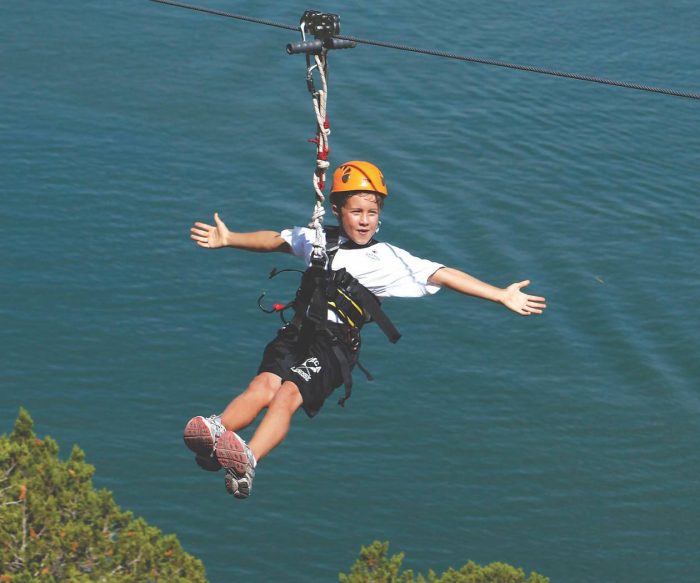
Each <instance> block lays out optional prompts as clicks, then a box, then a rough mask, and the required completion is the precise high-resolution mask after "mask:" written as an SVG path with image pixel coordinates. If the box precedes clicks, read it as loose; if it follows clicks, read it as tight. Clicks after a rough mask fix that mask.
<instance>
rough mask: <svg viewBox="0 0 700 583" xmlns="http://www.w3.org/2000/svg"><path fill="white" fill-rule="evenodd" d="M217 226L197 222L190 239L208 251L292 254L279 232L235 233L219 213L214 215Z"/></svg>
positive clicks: (191, 231) (191, 230)
mask: <svg viewBox="0 0 700 583" xmlns="http://www.w3.org/2000/svg"><path fill="white" fill-rule="evenodd" d="M214 222H215V223H216V224H215V225H209V224H207V223H200V222H196V223H195V224H194V226H193V227H192V228H191V229H190V239H192V240H193V241H194V242H195V243H197V245H199V246H200V247H204V248H206V249H220V248H221V247H233V248H235V249H245V250H246V251H257V252H260V253H270V252H272V251H280V252H282V253H291V248H290V247H289V244H288V243H287V242H286V241H285V240H284V239H282V237H281V235H280V234H279V233H278V232H277V231H255V232H253V233H234V232H232V231H229V229H228V227H227V226H226V224H225V223H224V221H222V220H221V219H220V218H219V213H214Z"/></svg>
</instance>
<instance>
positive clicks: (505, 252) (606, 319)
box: [0, 0, 700, 583]
mask: <svg viewBox="0 0 700 583" xmlns="http://www.w3.org/2000/svg"><path fill="white" fill-rule="evenodd" d="M205 5H207V6H211V7H216V8H221V9H224V10H229V11H232V12H238V13H244V14H251V15H254V16H258V17H262V18H269V19H271V20H276V21H280V22H284V23H292V24H293V23H296V22H297V21H298V18H299V16H300V15H301V13H302V12H303V11H304V10H305V9H308V8H315V9H319V10H327V11H334V12H338V13H340V14H341V18H342V25H343V32H344V33H346V34H351V35H355V36H361V37H367V38H378V39H383V40H387V41H394V42H404V43H406V44H413V45H417V46H426V47H434V48H440V49H445V50H452V51H454V52H458V53H461V54H468V55H478V56H483V57H487V58H493V59H502V60H507V61H513V62H518V63H527V64H536V65H542V66H549V67H553V68H558V69H562V70H567V71H575V72H580V73H589V74H595V75H600V76H603V77H610V78H620V79H623V80H627V81H633V82H640V83H646V84H650V85H661V86H668V87H674V88H678V89H686V90H690V91H695V92H698V91H700V84H699V83H698V73H699V72H700V57H699V56H698V55H700V36H699V35H698V32H697V26H696V23H697V21H698V16H699V11H700V9H699V8H698V7H697V4H696V3H694V2H690V1H671V2H666V3H662V4H659V3H654V2H648V1H644V2H626V1H613V2H580V1H578V0H577V1H574V2H570V3H568V4H566V5H556V4H555V5H552V4H551V3H545V2H534V1H530V2H525V3H523V2H519V3H516V2H510V1H507V2H501V3H499V4H498V5H496V6H489V5H487V4H484V3H476V2H467V3H463V4H461V5H459V6H456V5H454V4H453V3H449V2H445V1H440V0H439V1H438V2H432V3H430V5H424V4H421V3H418V2H407V3H403V4H400V5H397V4H396V3H390V2H385V1H383V0H380V1H379V2H375V3H373V4H372V6H371V8H364V9H362V8H357V7H347V6H345V5H343V3H340V2H321V3H318V4H316V5H313V6H311V5H306V4H302V3H299V2H287V3H285V5H284V6H276V5H249V4H244V3H238V2H232V1H229V2H223V1H218V2H215V1H214V0H211V1H207V2H206V3H205ZM290 40H296V37H295V35H294V34H293V33H291V32H287V31H283V30H277V29H272V28H268V27H261V26H256V25H253V24H248V23H242V22H236V21H231V20H227V19H223V18H215V17H213V16H206V15H203V14H197V13H193V12H189V11H184V10H178V9H175V8H170V7H165V6H160V5H156V4H153V3H150V2H146V1H145V0H144V1H137V0H128V1H123V2H110V3H106V2H105V3H100V2H84V3H79V2H64V3H55V2H48V1H46V0H35V1H34V2H31V3H28V2H18V1H6V2H3V3H1V4H0V72H1V75H2V82H1V83H0V148H1V152H2V156H0V172H1V175H2V178H3V180H2V187H1V188H0V193H1V194H0V227H1V230H2V238H0V297H1V298H2V301H1V302H0V322H2V325H1V326H0V354H2V366H1V367H0V387H1V390H2V399H1V400H0V421H2V424H1V426H0V431H2V432H6V431H9V430H10V428H11V424H12V422H13V420H14V418H15V416H16V414H17V410H18V407H19V406H20V405H23V406H25V407H27V408H28V409H29V411H30V413H31V414H32V415H33V417H34V419H35V423H36V429H37V432H38V433H40V434H42V435H43V434H50V435H53V436H54V437H55V438H56V439H58V441H59V443H60V444H61V445H62V448H63V452H64V453H67V452H68V451H69V449H70V447H71V445H72V444H73V443H78V444H79V445H80V446H81V447H82V448H83V449H85V451H86V453H87V457H88V460H89V461H90V462H91V463H93V464H95V465H96V467H97V472H96V477H95V483H96V484H97V485H98V486H100V487H107V488H109V489H111V490H112V491H113V492H114V496H115V499H116V500H117V502H118V503H119V504H121V505H122V506H123V507H125V508H128V509H131V510H133V511H134V512H136V513H137V514H139V515H142V516H144V517H145V518H146V519H147V520H148V521H149V522H151V523H153V524H155V525H157V526H159V527H160V528H161V529H163V530H164V531H165V532H173V533H176V534H177V535H178V537H179V539H180V540H181V542H182V543H183V545H184V546H185V548H186V549H187V550H188V551H190V552H192V553H193V554H195V555H197V556H198V557H200V558H202V559H203V561H204V563H205V565H206V567H207V572H208V575H209V577H210V579H211V581H212V582H222V581H230V580H235V579H237V578H242V577H245V578H246V579H247V580H250V581H269V580H277V581H305V582H306V581H319V582H321V581H333V580H335V579H336V574H337V573H338V571H341V570H346V569H348V568H349V566H350V565H351V564H352V562H353V561H354V558H355V557H356V555H357V551H358V550H359V547H360V545H363V544H368V543H370V542H371V541H372V540H374V539H380V540H390V541H391V543H392V550H394V551H396V552H398V551H404V552H405V553H406V561H405V565H406V566H407V567H411V568H414V569H416V570H418V571H423V572H425V571H427V569H428V568H433V569H436V570H438V571H439V570H443V569H446V568H447V567H448V566H451V565H453V566H457V565H461V564H463V563H464V562H466V561H467V560H468V559H472V560H475V561H477V562H479V563H486V562H490V561H495V560H501V561H506V562H509V563H512V564H515V565H519V566H522V567H523V568H524V569H526V570H537V571H538V572H541V573H543V574H546V575H548V576H550V577H551V578H552V580H553V581H557V582H559V581H561V582H564V581H565V582H568V583H579V582H588V581H595V582H599V581H615V582H616V583H632V582H635V583H637V582H641V581H695V580H697V576H696V574H695V571H696V563H697V559H698V551H697V547H698V545H697V542H698V540H700V502H698V497H697V487H698V483H699V482H700V469H699V468H698V464H697V451H698V446H699V445H700V438H699V437H698V436H699V435H700V420H699V415H700V398H699V397H700V395H699V383H698V378H700V364H699V363H698V358H697V356H696V352H697V349H698V346H699V344H700V333H699V332H698V330H699V329H700V308H698V304H697V299H698V297H700V268H699V263H698V259H697V258H698V256H700V238H699V237H698V227H700V221H699V220H698V217H699V216H700V215H699V211H700V206H699V205H698V198H697V197H698V192H699V191H700V154H699V152H700V132H699V131H698V129H699V128H698V119H699V115H700V104H698V102H696V101H691V100H686V99H679V98H671V97H664V96H659V95H652V94H647V93H640V92H635V91H630V90H624V89H615V88H609V87H603V86H599V85H591V84H586V83H581V82H575V81H567V80H560V79H554V78H549V77H544V76H538V75H532V74H527V73H520V72H514V71H506V70H502V69H495V68H492V67H486V66H480V65H471V64H467V63H458V62H454V61H446V60H441V59H436V58H434V57H427V56H419V55H410V54H407V53H400V52H397V51H391V50H387V49H380V48H370V47H364V46H363V47H358V48H356V49H354V50H352V51H344V52H339V53H338V54H334V55H332V56H331V95H330V115H331V121H332V124H333V134H332V136H331V146H332V159H333V162H334V163H339V162H341V161H343V160H345V159H349V158H366V159H370V160H373V161H375V162H376V163H377V164H378V165H380V166H381V167H382V169H383V170H384V172H385V174H386V176H387V179H388V182H389V188H390V192H391V195H390V199H389V201H388V203H387V206H386V207H385V212H384V216H383V224H382V233H381V236H382V238H383V239H385V240H389V241H392V242H393V243H395V244H397V245H400V246H402V247H405V248H407V249H409V250H411V251H412V252H414V253H415V254H417V255H420V256H424V257H427V258H431V259H434V260H436V261H441V262H444V263H446V264H448V265H453V266H455V267H460V268H462V269H464V270H466V271H468V272H470V273H472V274H474V275H476V276H478V277H480V278H482V279H485V280H487V281H490V282H493V283H495V284H498V285H506V284H508V283H510V282H512V281H517V280H520V279H524V278H529V279H531V280H532V281H533V284H532V286H531V288H530V289H531V291H532V292H533V293H537V294H542V295H545V296H547V300H548V304H549V308H548V311H547V313H546V314H545V315H544V316H542V317H540V318H519V317H517V316H515V315H513V314H511V313H509V312H507V311H506V310H504V309H502V308H499V307H497V306H495V305H491V304H486V303H484V302H480V301H478V300H475V299H471V298H462V297H458V296H456V295H455V294H453V293H450V292H441V293H440V294H438V295H437V296H435V297H432V298H430V299H423V300H397V301H394V302H389V303H387V306H386V307H387V311H388V312H389V313H390V315H391V316H392V318H393V320H394V321H395V322H396V323H397V325H398V327H399V328H400V330H401V331H402V332H403V334H404V336H403V338H402V340H401V342H400V343H399V344H398V345H397V346H391V345H389V344H388V343H387V342H386V341H385V340H384V338H383V336H382V335H381V333H380V332H379V331H378V330H369V331H368V332H367V334H366V341H365V354H364V356H363V362H364V363H365V364H366V365H367V366H368V367H369V368H370V370H371V371H372V373H373V374H374V375H375V376H376V377H377V380H376V381H375V382H374V383H371V384H370V383H367V382H366V381H365V380H364V379H363V378H362V377H361V375H358V376H357V379H356V388H355V391H354V393H353V397H352V399H351V401H349V402H348V404H347V406H346V408H345V409H344V410H342V409H340V408H339V407H337V406H335V404H334V403H333V401H331V402H329V403H328V404H327V406H326V408H324V410H323V411H322V413H321V414H320V415H319V416H318V417H317V418H315V419H313V420H308V419H306V418H305V416H303V414H301V415H300V416H298V417H297V418H296V419H295V423H294V427H293V430H292V432H291V433H290V435H289V437H288V439H287V440H286V441H285V443H284V444H283V445H282V446H281V447H280V448H279V449H278V450H276V451H275V452H273V454H272V455H271V456H270V457H269V458H268V459H266V460H265V461H264V462H263V463H261V465H260V469H259V473H258V477H257V479H256V483H255V490H254V493H253V496H252V497H251V499H250V500H248V501H246V502H243V503H241V502H238V501H235V500H233V499H231V498H230V497H229V496H227V495H226V494H225V491H224V489H223V479H222V477H221V476H218V475H216V476H214V475H210V474H204V473H202V472H199V471H198V470H197V469H196V467H195V466H194V464H193V463H192V460H191V456H190V455H189V453H188V451H187V450H186V449H185V448H184V446H183V445H182V443H181V437H180V434H181V431H182V427H183V426H184V423H185V421H186V420H187V419H188V418H189V417H190V416H192V415H194V414H198V413H203V414H209V413H210V412H213V411H216V410H220V409H221V408H222V407H223V406H224V405H225V403H226V402H227V401H228V399H229V398H230V397H231V396H232V395H234V394H235V393H236V392H237V391H239V390H240V389H242V388H243V387H244V386H245V384H246V383H247V380H248V379H249V378H250V377H251V376H252V375H253V374H254V372H255V370H256V368H257V365H258V360H259V356H260V353H261V350H262V347H263V346H264V344H265V342H266V341H267V339H269V338H270V337H271V336H272V335H273V334H274V331H275V329H276V327H277V324H278V322H277V320H276V318H275V317H274V316H266V315H265V314H262V313H261V312H260V311H259V310H258V309H257V307H256V304H255V300H256V298H257V296H258V295H259V293H260V290H261V289H263V288H265V289H267V290H268V293H269V297H270V298H271V299H274V300H275V301H278V300H284V299H286V298H287V297H288V295H289V294H290V293H291V292H292V291H293V288H294V285H295V282H294V281H292V280H291V279H287V280H285V281H279V282H273V283H271V284H270V283H269V282H267V281H266V279H265V278H266V276H267V273H268V272H269V270H270V269H271V268H272V267H275V266H277V267H280V268H281V267H286V266H295V265H296V264H295V263H294V260H293V259H292V258H288V257H282V256H279V257H277V256H274V257H273V256H261V255H252V254H251V255H246V254H243V253H236V252H233V251H230V250H223V251H219V252H217V251H211V252H209V251H204V250H201V249H197V248H196V247H195V246H194V245H193V244H192V243H191V242H190V241H189V239H188V230H189V226H190V224H191V223H192V221H194V220H197V219H204V220H210V217H211V214H212V213H213V212H214V211H215V210H218V211H219V212H220V213H221V214H222V216H223V218H224V219H225V220H226V221H227V222H228V224H229V225H230V226H231V228H233V229H241V230H245V229H251V230H252V229H258V228H274V229H280V228H283V227H286V226H289V225H293V224H300V223H304V222H306V221H307V220H308V216H309V214H310V212H311V208H312V203H313V195H312V193H311V192H310V187H309V181H310V175H311V173H312V171H313V149H312V147H311V146H310V145H309V144H308V143H307V142H306V140H307V138H310V137H312V134H313V131H314V125H313V124H314V122H313V117H312V114H311V106H310V101H309V99H308V94H307V93H306V86H305V82H304V67H303V59H302V58H301V57H290V56H287V55H286V53H285V52H284V46H285V45H286V43H287V42H289V41H290ZM280 279H281V278H280Z"/></svg>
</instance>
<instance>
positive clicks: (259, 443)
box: [250, 381, 303, 460]
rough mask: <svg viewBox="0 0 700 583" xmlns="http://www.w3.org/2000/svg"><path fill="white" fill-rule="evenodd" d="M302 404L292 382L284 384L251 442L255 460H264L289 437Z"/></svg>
mask: <svg viewBox="0 0 700 583" xmlns="http://www.w3.org/2000/svg"><path fill="white" fill-rule="evenodd" d="M302 402H303V399H302V397H301V392H300V391H299V388H298V387H297V386H296V385H295V384H294V383H293V382H292V381H285V382H284V383H282V387H281V388H280V390H279V391H278V392H277V395H275V398H274V399H273V400H272V402H271V403H270V406H269V408H268V410H267V413H265V417H263V420H262V421H261V422H260V425H259V426H258V428H257V429H256V430H255V433H254V434H253V437H252V439H251V440H250V449H251V450H252V451H253V455H255V459H257V460H261V459H262V458H264V457H265V456H266V455H267V454H268V453H270V451H272V450H273V449H274V448H275V447H277V446H278V445H279V444H280V443H281V442H282V440H283V439H284V438H285V437H286V436H287V433H288V432H289V426H290V425H291V422H292V416H293V415H294V413H296V411H297V409H299V407H301V404H302Z"/></svg>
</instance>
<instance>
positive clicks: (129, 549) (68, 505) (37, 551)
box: [0, 409, 206, 583]
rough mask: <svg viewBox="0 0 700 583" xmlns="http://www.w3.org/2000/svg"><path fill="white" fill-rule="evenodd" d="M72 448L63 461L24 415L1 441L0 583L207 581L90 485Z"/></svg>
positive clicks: (166, 541)
mask: <svg viewBox="0 0 700 583" xmlns="http://www.w3.org/2000/svg"><path fill="white" fill-rule="evenodd" d="M93 473H94V467H93V466H91V465H89V464H87V463H86V462H85V454H84V452H83V451H82V450H81V449H80V448H79V447H77V446H74V447H73V451H72V452H71V454H70V457H69V458H68V460H67V461H65V462H63V461H61V460H60V459H59V457H58V445H57V443H56V442H55V441H54V440H53V439H52V438H51V437H46V438H44V439H39V438H38V437H37V436H36V435H35V434H34V431H33V422H32V418H31V417H30V416H29V413H27V411H26V410H24V409H21V410H20V412H19V416H18V417H17V420H16V422H15V427H14V431H13V432H12V433H11V434H10V435H9V436H6V435H2V436H0V583H10V582H11V583H24V582H28V581H47V582H51V581H72V582H76V583H81V582H87V581H109V582H110V583H112V582H114V583H121V582H124V583H126V582H132V581H133V582H136V581H138V582H151V581H152V582H158V581H162V582H168V583H170V582H179V583H185V582H187V583H193V582H205V581H206V579H205V573H204V566H203V565H202V563H201V561H199V560H198V559H195V558H194V557H192V556H191V555H189V554H187V553H185V552H184V551H183V550H182V547H181V546H180V543H179V542H178V540H177V538H176V537H175V536H174V535H163V534H162V533H161V532H160V530H158V529H157V528H155V527H153V526H149V525H148V524H147V523H146V522H145V521H144V520H143V519H141V518H135V517H134V516H133V515H132V513H131V512H122V511H121V510H120V509H119V507H118V506H117V505H116V504H115V502H114V500H113V499H112V494H111V492H109V491H108V490H104V489H103V490H99V491H98V490H95V489H94V488H93V486H92V475H93Z"/></svg>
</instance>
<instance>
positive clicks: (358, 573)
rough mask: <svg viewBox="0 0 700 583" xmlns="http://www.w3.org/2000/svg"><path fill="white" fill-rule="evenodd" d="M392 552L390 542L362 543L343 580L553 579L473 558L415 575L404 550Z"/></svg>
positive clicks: (514, 582) (544, 582)
mask: <svg viewBox="0 0 700 583" xmlns="http://www.w3.org/2000/svg"><path fill="white" fill-rule="evenodd" d="M388 555H389V543H388V542H383V543H382V542H379V541H374V542H373V543H372V544H371V545H370V546H368V547H362V549H361V550H360V557H359V558H358V559H357V561H355V564H354V565H353V566H352V567H351V569H350V573H349V574H345V573H340V575H339V580H340V583H549V579H548V578H547V577H543V576H542V575H538V574H537V573H530V576H529V577H527V578H525V573H524V572H523V570H522V569H516V568H515V567H512V566H511V565H507V564H505V563H491V564H490V565H486V566H485V567H481V566H479V565H477V564H476V563H473V562H472V561H469V562H468V563H467V564H466V565H464V566H463V567H462V568H461V569H458V570H455V569H448V570H447V571H445V572H444V573H443V574H442V575H441V576H440V577H438V576H437V575H436V574H435V573H434V572H433V571H429V572H428V575H427V576H423V575H420V574H419V575H418V576H417V577H414V575H413V571H411V570H408V571H403V572H401V563H402V562H403V557H404V555H403V553H399V554H398V555H393V556H392V557H388Z"/></svg>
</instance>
